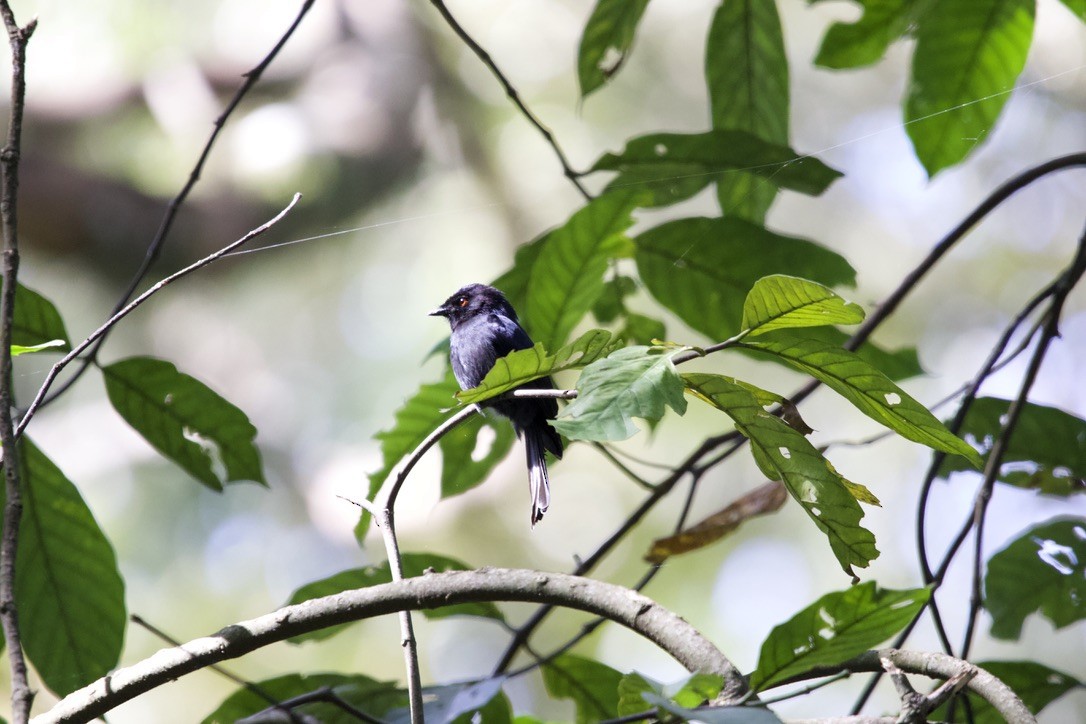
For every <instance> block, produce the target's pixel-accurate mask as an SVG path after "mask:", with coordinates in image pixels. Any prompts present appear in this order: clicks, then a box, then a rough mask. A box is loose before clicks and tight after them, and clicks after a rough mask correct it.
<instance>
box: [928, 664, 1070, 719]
mask: <svg viewBox="0 0 1086 724" xmlns="http://www.w3.org/2000/svg"><path fill="white" fill-rule="evenodd" d="M977 666H979V667H980V668H982V669H984V670H985V671H987V672H988V673H989V674H991V675H992V676H994V677H996V678H997V679H999V680H1000V681H1002V682H1003V683H1004V684H1006V685H1007V686H1009V687H1010V688H1011V690H1013V691H1014V693H1015V694H1017V695H1018V697H1019V698H1020V699H1021V700H1022V703H1023V704H1025V705H1026V707H1027V708H1028V709H1029V710H1030V711H1031V712H1033V713H1034V714H1040V713H1041V710H1042V709H1044V708H1045V707H1046V706H1048V705H1049V704H1051V703H1052V702H1053V701H1055V700H1056V699H1058V698H1060V697H1061V696H1063V695H1064V694H1066V693H1067V692H1069V691H1071V690H1072V689H1076V688H1082V686H1083V683H1082V682H1081V681H1079V680H1078V679H1076V678H1075V677H1073V676H1071V675H1069V674H1065V673H1064V672H1062V671H1056V670H1055V669H1050V668H1049V667H1047V666H1045V665H1044V664H1039V663H1037V662H1036V661H979V662H977ZM966 696H968V697H969V707H970V710H971V712H972V718H973V724H1003V723H1004V722H1005V721H1006V720H1005V719H1004V718H1003V715H1002V714H1000V713H999V712H998V711H997V710H996V709H995V708H994V707H993V706H992V705H991V704H989V703H988V702H987V701H986V700H985V699H983V698H982V697H980V696H977V695H976V694H974V693H973V692H971V691H967V692H966ZM928 716H929V718H930V719H931V720H932V721H942V720H945V719H946V718H947V707H946V706H941V707H939V708H938V709H936V710H935V711H933V712H932V713H931V714H929V715H928Z"/></svg>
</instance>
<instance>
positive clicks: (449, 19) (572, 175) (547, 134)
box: [430, 0, 593, 201]
mask: <svg viewBox="0 0 1086 724" xmlns="http://www.w3.org/2000/svg"><path fill="white" fill-rule="evenodd" d="M430 2H431V3H432V4H433V6H434V7H435V8H437V11H438V12H439V13H441V17H443V18H444V19H445V22H446V23H448V24H449V27H450V28H452V30H453V32H454V33H456V35H457V37H459V38H460V40H462V41H464V44H465V45H467V46H468V47H469V48H471V52H473V53H475V55H476V57H478V58H479V60H481V61H482V62H483V65H485V66H486V67H487V69H488V70H489V71H490V72H491V73H492V74H493V75H494V77H495V78H497V80H498V83H500V84H501V86H502V89H503V90H504V91H505V94H506V95H507V96H509V100H511V101H513V105H515V106H516V107H517V109H518V110H519V111H520V112H521V114H523V116H524V117H525V118H527V119H528V122H529V123H531V124H532V125H533V126H535V129H536V130H537V131H539V133H540V134H541V135H542V136H543V140H545V141H546V142H547V144H548V145H549V146H550V147H551V149H552V150H553V151H554V155H555V156H557V157H558V163H560V164H562V173H563V174H564V175H565V177H566V178H567V179H569V182H570V183H572V184H573V185H574V186H576V187H577V190H578V191H579V192H580V193H581V196H583V197H584V199H585V201H591V200H592V198H593V197H592V194H590V193H589V192H588V189H586V188H585V187H584V184H582V183H581V178H580V177H581V174H579V173H577V172H576V171H574V170H573V167H572V166H570V165H569V160H568V159H566V154H565V153H564V152H563V151H562V147H561V146H559V145H558V141H557V139H555V137H554V134H553V133H551V130H550V129H549V128H547V127H546V126H545V125H543V122H542V121H540V120H539V118H537V117H536V115H535V114H534V113H532V111H531V110H530V109H529V108H528V106H527V105H525V103H524V101H523V100H521V97H520V94H519V93H518V92H517V89H516V88H515V87H513V84H512V83H510V82H509V79H508V78H506V77H505V74H504V73H502V71H501V69H500V68H499V67H498V65H497V63H495V62H494V59H493V58H491V57H490V54H489V53H487V52H486V51H485V50H483V48H482V46H481V45H479V44H478V43H477V42H475V39H474V38H472V37H471V36H470V35H468V32H467V31H466V30H464V27H463V26H462V25H460V23H459V22H457V20H456V18H454V17H453V15H452V13H450V12H449V9H448V8H447V7H445V2H444V0H430Z"/></svg>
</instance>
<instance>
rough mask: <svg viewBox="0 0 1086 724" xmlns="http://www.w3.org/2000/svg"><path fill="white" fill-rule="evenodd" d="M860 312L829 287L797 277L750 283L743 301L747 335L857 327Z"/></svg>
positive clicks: (777, 277) (770, 278)
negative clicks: (831, 326) (826, 327)
mask: <svg viewBox="0 0 1086 724" xmlns="http://www.w3.org/2000/svg"><path fill="white" fill-rule="evenodd" d="M863 320H864V311H863V309H861V308H860V306H859V305H858V304H852V303H850V302H846V301H845V300H844V299H842V298H841V297H839V296H837V294H835V293H834V291H833V290H832V289H830V288H829V287H825V286H822V285H821V284H818V283H816V282H812V281H808V280H806V279H799V278H797V277H790V276H785V275H783V274H774V275H772V276H768V277H763V278H761V279H759V280H758V281H757V282H755V283H754V287H753V288H752V289H751V290H750V293H749V294H747V299H746V301H745V302H743V321H742V322H740V326H741V327H742V328H743V329H749V330H750V334H751V336H753V335H758V334H764V333H765V332H771V331H773V330H774V329H788V328H795V327H824V326H826V325H831V324H859V323H860V322H862V321H863Z"/></svg>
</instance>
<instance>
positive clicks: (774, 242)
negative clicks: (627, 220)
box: [634, 218, 856, 341]
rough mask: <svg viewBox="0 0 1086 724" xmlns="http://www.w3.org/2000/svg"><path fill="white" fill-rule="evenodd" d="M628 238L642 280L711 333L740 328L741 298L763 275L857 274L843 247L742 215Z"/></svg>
mask: <svg viewBox="0 0 1086 724" xmlns="http://www.w3.org/2000/svg"><path fill="white" fill-rule="evenodd" d="M634 242H635V244H636V252H635V259H636V260H637V269H638V272H640V275H641V281H642V282H643V283H644V284H645V288H646V289H648V291H649V292H650V293H651V294H652V295H653V296H654V297H655V298H656V299H657V300H658V301H659V302H660V303H661V304H663V305H664V306H665V307H667V308H668V309H670V310H671V311H673V312H675V314H677V315H678V316H679V317H680V318H681V319H682V320H683V321H684V322H685V323H686V324H688V325H689V326H690V327H692V328H693V329H695V330H697V331H698V332H701V333H702V334H704V335H706V336H707V337H709V338H710V339H712V340H714V341H719V340H723V339H727V338H728V337H731V336H732V335H734V334H735V333H736V332H738V331H739V330H740V328H741V323H742V315H743V302H744V300H745V299H746V296H747V293H748V292H749V291H750V289H751V287H752V286H754V283H755V282H757V281H758V280H759V279H761V278H762V277H765V276H769V275H770V274H789V275H791V276H796V277H802V278H804V279H813V280H814V281H817V282H819V283H821V284H826V285H828V286H837V285H850V286H851V285H853V284H854V283H855V280H856V272H855V270H854V269H853V268H852V267H851V266H849V263H848V261H846V260H845V258H844V257H842V256H841V255H839V254H837V253H835V252H832V251H830V250H829V249H826V248H824V247H822V246H819V245H818V244H816V243H814V242H813V241H807V240H806V239H797V238H793V237H788V236H782V235H780V234H775V233H773V232H771V231H768V230H766V229H764V228H763V227H761V226H756V225H755V224H752V223H750V222H747V221H743V220H742V219H735V218H724V219H708V218H689V219H679V220H677V221H671V222H667V223H665V224H661V225H660V226H657V227H655V228H652V229H649V230H648V231H646V232H644V233H643V234H641V235H640V236H638V237H636V238H635V239H634Z"/></svg>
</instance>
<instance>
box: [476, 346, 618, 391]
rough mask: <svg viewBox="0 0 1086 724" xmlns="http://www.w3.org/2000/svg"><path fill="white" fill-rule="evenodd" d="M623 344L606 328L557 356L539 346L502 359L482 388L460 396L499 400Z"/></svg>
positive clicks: (604, 354) (495, 365)
mask: <svg viewBox="0 0 1086 724" xmlns="http://www.w3.org/2000/svg"><path fill="white" fill-rule="evenodd" d="M621 344H622V343H621V341H620V340H617V339H614V338H613V337H612V336H611V333H610V332H608V331H607V330H604V329H592V330H589V331H587V332H585V333H584V334H582V335H581V336H580V337H578V338H577V339H576V340H575V341H573V342H572V343H570V344H568V345H566V346H565V347H563V348H561V349H560V350H558V351H557V352H555V353H554V354H547V352H546V350H544V349H543V345H542V344H536V345H535V346H534V347H532V348H531V349H522V350H517V351H515V352H511V353H509V354H508V355H506V356H505V357H502V358H500V359H498V360H497V361H496V362H495V363H494V367H493V368H491V370H490V372H488V373H487V375H486V377H484V378H483V381H482V382H480V383H479V386H478V387H473V388H472V389H470V390H465V391H463V392H458V393H457V395H456V396H457V398H459V400H460V401H461V402H462V403H464V404H471V403H473V402H481V401H483V400H487V399H490V398H491V397H497V396H498V395H501V394H503V393H505V392H509V391H510V390H512V389H514V388H516V387H519V386H520V385H522V384H524V383H525V382H530V381H532V380H535V379H539V378H540V377H546V376H547V375H550V374H553V373H555V372H561V371H562V370H568V369H573V368H575V367H583V366H585V365H588V364H591V363H592V362H595V361H596V360H598V359H600V358H602V357H606V356H607V355H608V354H610V353H611V352H613V351H614V350H616V349H617V348H618V347H619V346H621Z"/></svg>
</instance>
